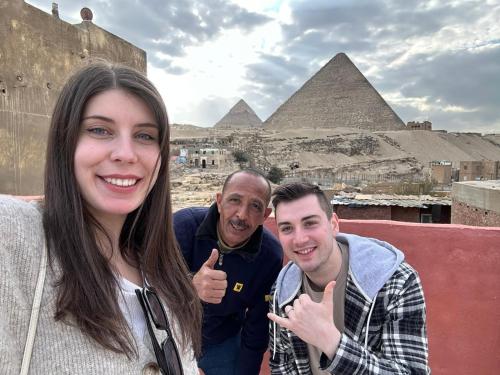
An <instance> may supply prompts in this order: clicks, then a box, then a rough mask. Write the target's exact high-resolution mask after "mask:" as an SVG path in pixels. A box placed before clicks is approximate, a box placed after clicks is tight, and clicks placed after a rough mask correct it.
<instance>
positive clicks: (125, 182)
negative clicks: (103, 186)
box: [104, 178, 137, 186]
mask: <svg viewBox="0 0 500 375" xmlns="http://www.w3.org/2000/svg"><path fill="white" fill-rule="evenodd" d="M104 181H106V182H107V183H108V184H111V185H116V186H132V185H135V184H136V182H137V180H136V179H133V178H125V179H122V178H105V179H104Z"/></svg>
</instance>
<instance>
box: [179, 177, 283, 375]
mask: <svg viewBox="0 0 500 375" xmlns="http://www.w3.org/2000/svg"><path fill="white" fill-rule="evenodd" d="M270 199H271V187H270V185H269V182H268V181H267V179H266V178H265V177H264V176H262V175H261V174H260V173H258V172H257V171H254V170H240V171H237V172H235V173H233V174H231V175H230V176H228V177H227V179H226V181H225V183H224V186H223V188H222V193H218V194H217V197H216V203H215V204H213V205H212V206H211V207H210V208H201V207H197V208H187V209H184V210H180V211H178V212H177V213H175V215H174V229H175V234H176V237H177V240H178V242H179V245H180V248H181V250H182V253H183V255H184V258H185V259H186V262H187V264H188V266H189V268H190V270H191V272H193V274H194V276H193V283H194V286H195V288H196V290H197V292H198V296H199V297H200V299H201V300H202V301H203V302H204V304H203V305H204V319H203V338H202V339H203V347H202V352H203V353H202V357H201V358H199V360H198V366H199V367H200V368H201V369H202V370H203V371H204V372H205V374H206V375H212V374H214V375H225V374H231V375H233V374H238V375H240V374H242V375H257V374H258V373H259V371H260V365H261V362H262V356H263V353H264V352H265V351H266V349H267V347H268V320H267V317H266V313H267V310H268V301H269V292H270V289H271V286H272V284H273V282H274V281H275V280H276V277H277V275H278V273H279V271H280V269H281V266H282V262H283V251H282V250H281V246H280V244H279V242H278V240H277V239H276V238H275V237H274V236H273V235H272V234H271V232H269V231H268V230H267V229H264V228H263V226H262V224H263V223H264V221H265V219H266V218H267V217H268V216H269V214H270V213H271V208H268V207H267V206H268V204H269V201H270Z"/></svg>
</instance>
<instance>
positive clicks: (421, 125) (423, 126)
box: [406, 121, 432, 130]
mask: <svg viewBox="0 0 500 375" xmlns="http://www.w3.org/2000/svg"><path fill="white" fill-rule="evenodd" d="M406 129H407V130H432V122H430V121H424V122H417V121H410V122H408V123H407V124H406Z"/></svg>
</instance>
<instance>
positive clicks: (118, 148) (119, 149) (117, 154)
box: [111, 136, 137, 163]
mask: <svg viewBox="0 0 500 375" xmlns="http://www.w3.org/2000/svg"><path fill="white" fill-rule="evenodd" d="M113 143H114V144H113V150H112V152H111V159H112V160H113V161H121V162H124V163H135V162H137V152H136V149H135V145H134V142H133V139H131V138H129V137H125V136H122V137H118V138H117V139H116V141H115V142H113Z"/></svg>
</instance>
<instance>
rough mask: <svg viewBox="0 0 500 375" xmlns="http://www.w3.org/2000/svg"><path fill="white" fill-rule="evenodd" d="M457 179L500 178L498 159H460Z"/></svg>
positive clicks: (499, 162)
mask: <svg viewBox="0 0 500 375" xmlns="http://www.w3.org/2000/svg"><path fill="white" fill-rule="evenodd" d="M459 179H460V181H480V180H497V179H500V161H493V160H479V161H461V162H460V177H459Z"/></svg>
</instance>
